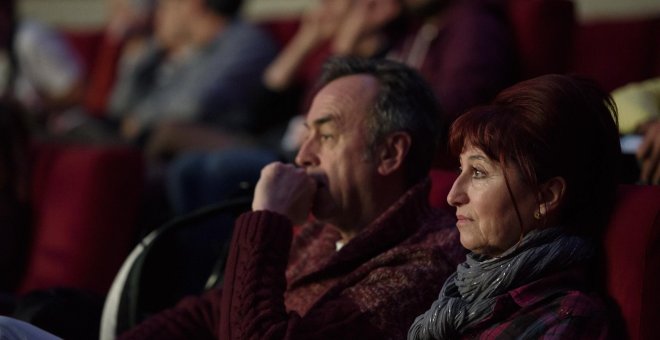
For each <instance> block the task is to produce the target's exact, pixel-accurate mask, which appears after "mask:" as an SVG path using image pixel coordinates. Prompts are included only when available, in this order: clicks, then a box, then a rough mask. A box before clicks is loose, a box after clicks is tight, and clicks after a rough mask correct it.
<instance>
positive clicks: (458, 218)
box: [456, 215, 472, 226]
mask: <svg viewBox="0 0 660 340" xmlns="http://www.w3.org/2000/svg"><path fill="white" fill-rule="evenodd" d="M470 221H472V219H471V218H469V217H467V216H465V215H456V226H459V225H463V224H466V223H468V222H470Z"/></svg>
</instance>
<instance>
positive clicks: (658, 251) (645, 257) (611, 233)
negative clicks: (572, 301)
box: [605, 185, 660, 340]
mask: <svg viewBox="0 0 660 340" xmlns="http://www.w3.org/2000/svg"><path fill="white" fill-rule="evenodd" d="M605 251H606V254H607V288H608V291H609V293H610V295H611V296H612V297H613V298H614V300H616V302H617V303H618V305H619V307H620V308H621V313H622V315H623V319H624V321H625V324H626V328H627V331H628V335H629V337H630V339H631V340H637V339H653V338H656V337H657V336H658V334H660V290H658V287H660V186H633V185H625V186H621V187H620V188H619V197H618V202H617V204H616V206H615V209H614V212H613V214H612V219H611V221H610V224H609V229H608V232H607V234H606V237H605Z"/></svg>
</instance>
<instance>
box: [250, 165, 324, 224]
mask: <svg viewBox="0 0 660 340" xmlns="http://www.w3.org/2000/svg"><path fill="white" fill-rule="evenodd" d="M315 193H316V181H314V179H313V178H312V177H310V176H309V175H307V173H306V172H305V169H301V168H296V167H294V166H293V165H291V164H283V163H280V162H275V163H271V164H269V165H267V166H266V167H264V168H263V169H262V170H261V178H259V182H257V187H256V188H255V190H254V200H253V201H252V210H253V211H257V210H269V211H273V212H276V213H279V214H282V215H284V216H286V217H288V218H289V219H290V220H291V222H292V223H293V224H294V225H299V224H302V223H304V222H305V220H306V219H307V216H308V215H309V212H310V210H311V209H312V204H313V201H314V194H315Z"/></svg>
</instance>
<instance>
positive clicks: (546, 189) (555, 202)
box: [539, 177, 566, 215]
mask: <svg viewBox="0 0 660 340" xmlns="http://www.w3.org/2000/svg"><path fill="white" fill-rule="evenodd" d="M564 192H566V180H564V178H563V177H552V178H550V179H549V180H547V181H546V182H545V183H543V184H541V186H540V191H539V195H540V197H539V198H540V199H541V204H540V206H539V212H540V213H541V215H548V214H553V213H555V212H556V211H557V210H558V209H559V206H560V205H561V203H562V202H563V200H564Z"/></svg>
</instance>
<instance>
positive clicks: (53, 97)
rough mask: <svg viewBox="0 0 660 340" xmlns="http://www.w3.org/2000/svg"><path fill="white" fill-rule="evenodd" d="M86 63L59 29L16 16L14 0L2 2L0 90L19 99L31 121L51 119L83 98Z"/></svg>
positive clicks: (42, 122) (38, 124) (36, 123)
mask: <svg viewBox="0 0 660 340" xmlns="http://www.w3.org/2000/svg"><path fill="white" fill-rule="evenodd" d="M82 81H83V79H82V66H81V63H80V61H79V60H78V59H77V58H76V56H75V54H74V53H73V51H72V50H71V48H70V46H69V45H68V44H67V42H66V40H64V38H63V37H61V36H60V35H59V34H58V33H57V32H56V31H55V30H52V29H50V28H49V27H47V26H46V25H44V24H42V23H40V22H37V21H34V20H27V19H22V18H19V17H18V16H17V13H16V3H15V1H13V0H7V1H2V3H1V4H0V93H1V94H2V95H3V96H5V97H12V98H15V99H16V100H17V101H19V102H20V103H21V104H22V105H23V106H24V107H25V108H26V110H27V114H28V118H29V123H30V125H31V126H34V127H36V128H44V127H45V126H46V125H47V124H48V122H49V120H51V119H52V117H54V116H56V114H58V113H61V112H62V111H64V110H65V109H68V108H70V107H72V106H74V105H76V104H79V103H80V101H81V99H82V94H83V91H82V84H83V83H82Z"/></svg>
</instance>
